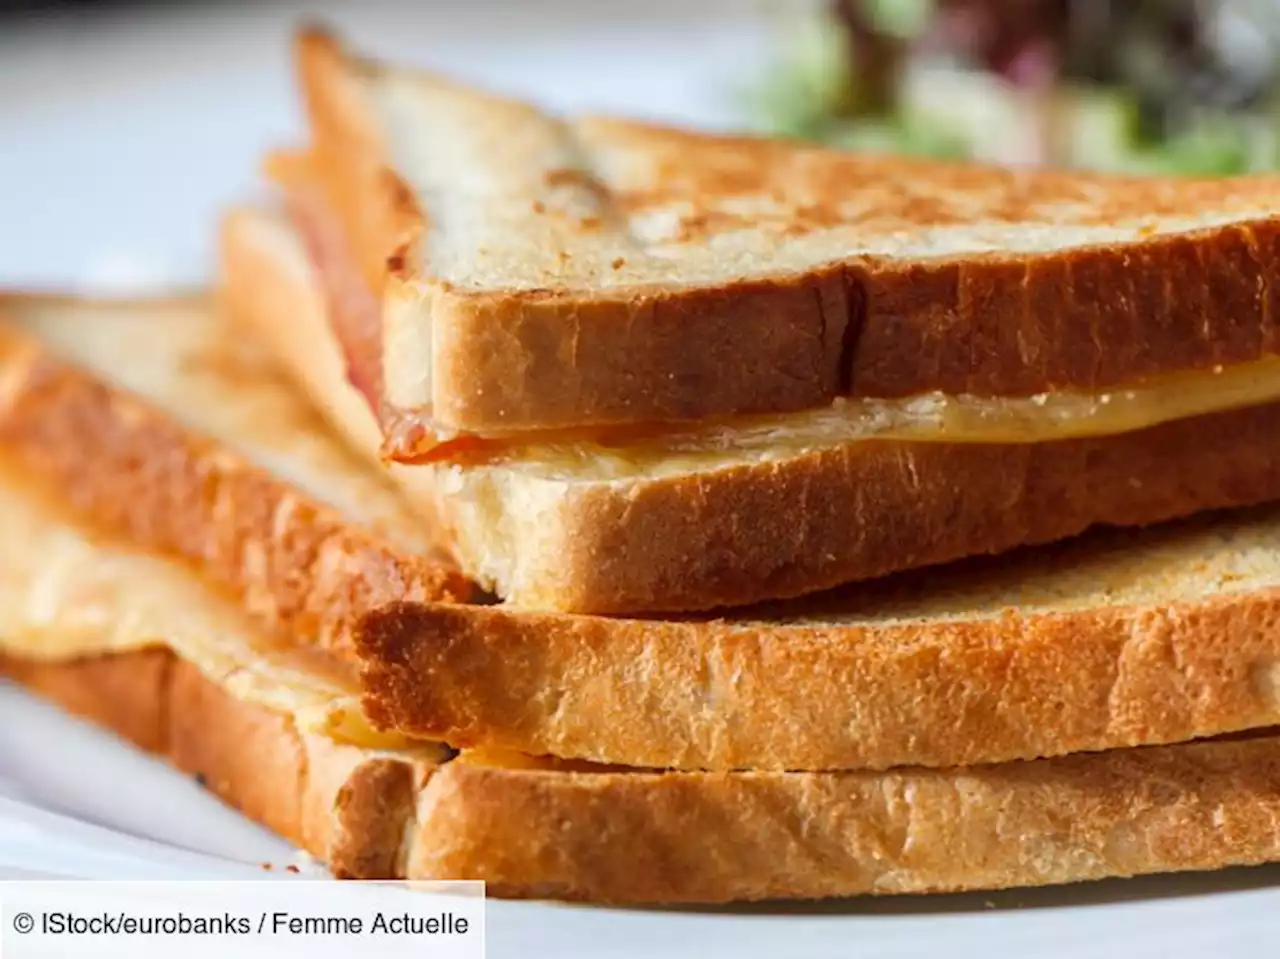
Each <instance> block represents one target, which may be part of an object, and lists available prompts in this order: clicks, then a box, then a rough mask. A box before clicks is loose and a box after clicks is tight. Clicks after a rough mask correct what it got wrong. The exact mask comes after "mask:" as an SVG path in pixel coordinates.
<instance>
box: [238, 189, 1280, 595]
mask: <svg viewBox="0 0 1280 959" xmlns="http://www.w3.org/2000/svg"><path fill="white" fill-rule="evenodd" d="M272 227H273V221H271V220H270V219H266V218H263V217H261V216H257V215H255V214H253V213H252V212H240V213H237V214H235V215H233V216H232V217H231V218H229V219H228V220H227V221H226V224H225V228H224V231H223V237H222V239H223V261H224V276H223V282H224V288H225V291H226V294H227V295H226V303H227V306H228V309H229V311H230V317H231V319H232V320H233V321H234V322H237V323H239V324H241V325H242V326H244V327H245V328H246V329H247V330H251V331H253V333H254V334H256V335H258V336H259V337H260V339H261V340H262V341H263V342H264V343H266V344H267V345H268V347H269V348H270V349H271V350H273V351H274V352H275V354H276V355H277V356H279V357H280V359H281V361H282V362H283V363H284V364H285V365H286V366H287V367H288V368H289V369H290V370H291V372H292V373H293V374H294V375H295V377H296V378H297V379H298V380H299V382H301V383H302V384H303V386H304V388H305V389H306V390H307V391H308V393H309V394H310V395H311V396H312V398H313V400H314V401H315V402H316V404H317V405H318V406H319V407H321V408H322V409H325V410H326V411H327V414H328V415H329V417H330V419H331V420H332V421H333V422H334V424H335V425H336V426H337V427H338V428H339V430H341V431H342V432H343V433H344V435H346V437H347V438H348V440H349V441H351V442H353V443H354V444H356V445H357V447H362V452H364V453H365V455H366V456H369V457H373V456H374V455H376V450H374V449H371V448H370V447H371V445H372V441H370V439H369V437H370V434H371V432H372V429H371V427H372V417H371V416H370V414H369V412H368V410H367V408H362V407H361V404H360V403H359V402H358V397H356V395H355V393H354V391H353V390H352V389H351V388H350V387H349V385H348V384H347V383H346V382H345V381H343V380H342V379H341V376H340V374H338V375H334V376H330V375H328V373H327V372H326V371H328V370H335V371H337V370H340V369H341V363H340V362H338V361H336V360H335V359H334V357H333V355H332V354H334V352H335V350H336V346H335V345H334V344H333V342H332V341H331V340H330V341H328V342H326V341H325V340H324V338H323V337H324V334H323V331H324V328H325V320H324V313H323V310H324V307H323V304H322V303H321V301H320V298H319V296H318V293H317V289H316V287H315V285H314V283H311V282H310V281H309V278H308V276H307V273H306V270H305V263H302V262H301V258H300V257H298V258H296V259H298V261H299V262H298V263H294V262H293V258H289V257H288V256H287V253H286V251H288V249H289V246H288V245H287V240H288V237H289V236H290V234H289V233H288V232H287V231H284V230H283V229H282V228H274V229H273V228H272ZM276 239H280V240H281V243H284V244H285V245H284V246H283V247H282V246H281V245H280V244H275V245H272V244H273V243H275V240H276ZM295 266H297V267H298V268H297V269H295V268H294V267H295ZM283 319H287V320H288V322H283V321H282V320H283ZM433 469H435V468H434V467H426V466H420V467H412V466H404V467H400V468H399V470H398V471H393V476H394V477H395V478H397V479H398V480H400V481H401V482H402V483H403V484H404V485H405V487H406V490H407V492H408V493H409V495H410V497H411V499H412V501H413V504H414V506H415V508H418V509H420V510H422V511H423V512H424V514H426V515H427V516H429V517H430V518H431V520H432V521H433V522H434V523H437V524H439V526H440V528H442V529H445V530H452V531H453V535H454V538H455V543H456V549H455V552H456V554H457V555H458V558H459V561H460V562H461V563H462V564H463V565H464V567H466V568H467V569H468V571H469V572H470V573H471V574H472V575H473V576H476V577H477V578H479V579H482V580H484V579H487V576H486V571H485V568H484V567H485V556H484V551H485V547H484V545H483V544H480V543H478V542H476V541H473V537H474V533H468V531H467V530H466V529H465V528H464V526H463V525H462V520H463V517H464V515H465V509H464V507H465V506H466V505H467V504H466V503H465V502H463V501H464V500H466V499H467V497H468V496H469V495H470V491H469V490H468V489H467V488H466V485H465V484H466V483H467V482H468V479H467V477H468V475H474V476H480V475H482V474H484V473H485V471H489V473H490V474H491V475H493V476H498V477H503V476H505V475H506V474H504V473H503V467H502V466H500V465H499V466H493V467H457V468H456V469H457V470H458V471H459V472H458V473H457V474H456V475H457V476H459V477H461V482H462V484H463V488H462V489H461V490H460V491H456V492H455V493H454V494H453V495H450V496H444V495H439V494H438V493H435V492H433V486H434V485H435V484H436V480H435V479H434V477H435V476H436V475H437V474H436V473H434V472H432V470H433ZM511 477H512V482H513V483H520V482H528V481H526V480H525V479H524V478H523V477H522V476H520V475H518V474H516V473H515V472H514V471H513V472H512V474H511ZM495 485H500V484H495ZM530 485H532V483H530ZM476 498H479V497H478V496H477V497H476ZM1275 499H1280V404H1274V405H1269V406H1262V407H1256V408H1253V409H1243V410H1236V411H1231V412H1226V413H1219V414H1213V415H1209V416H1203V417H1197V418H1191V419H1186V420H1180V421H1174V422H1168V423H1164V424H1162V425H1160V426H1156V427H1152V428H1149V429H1146V430H1140V431H1136V432H1132V433H1126V434H1122V435H1117V436H1104V437H1095V438H1088V439H1074V440H1061V441H1055V442H1046V443H1030V444H1020V445H985V444H962V443H920V442H914V443H909V442H901V441H884V440H865V441H858V442H850V443H846V444H844V445H842V446H836V447H830V448H825V449H820V450H815V451H810V452H805V453H799V454H797V455H795V456H793V457H790V458H787V459H782V460H776V461H771V462H762V463H752V464H744V465H741V466H736V467H733V468H724V469H717V470H715V471H714V472H701V473H698V472H691V473H688V474H684V475H672V476H663V477H657V478H647V477H643V476H638V477H635V478H633V479H630V480H628V481H626V482H623V481H610V482H599V483H580V484H574V485H573V486H571V487H567V488H566V491H565V493H564V495H563V496H561V497H559V499H558V500H557V501H556V502H555V503H554V505H553V506H551V507H550V508H548V510H547V512H546V514H545V515H543V516H542V517H541V518H540V520H539V530H538V537H537V539H536V541H535V540H534V539H532V538H529V539H522V540H520V541H519V542H516V543H515V544H514V545H512V546H511V547H509V548H510V550H511V556H510V558H509V560H510V566H511V569H512V570H513V571H512V572H511V574H510V575H509V576H508V578H507V579H506V580H503V581H499V582H497V583H496V587H497V589H498V591H499V592H501V593H502V595H503V596H504V597H505V598H506V599H507V600H508V601H510V602H512V603H514V604H516V605H520V606H524V607H529V608H534V609H539V608H540V609H552V610H571V611H577V612H592V613H653V612H675V611H685V610H695V609H713V608H716V607H719V606H732V605H739V604H746V603H752V602H757V601H760V600H763V599H770V598H785V597H790V596H798V595H802V594H804V593H809V592H815V591H818V590H822V589H827V588H830V587H832V586H836V585H839V584H841V583H846V582H852V581H855V580H863V579H871V578H874V577H877V576H882V575H885V574H888V573H891V572H894V571H897V570H902V569H910V568H913V567H920V566H927V565H932V564H936V563H943V562H949V561H951V560H955V559H959V558H961V557H964V556H971V555H979V554H983V553H998V552H1002V551H1004V550H1008V549H1011V548H1013V547H1016V546H1020V545H1029V544H1034V543H1045V542H1050V541H1053V540H1057V539H1062V538H1064V537H1068V536H1072V535H1075V534H1077V533H1080V532H1082V531H1083V530H1085V529H1087V528H1088V527H1090V526H1092V525H1095V524H1115V525H1121V526H1125V525H1145V524H1149V523H1156V522H1161V521H1164V520H1168V519H1172V518H1174V517H1178V516H1186V515H1189V514H1192V513H1196V512H1200V511H1203V510H1207V509H1220V508H1228V507H1235V506H1248V505H1252V504H1255V503H1261V502H1266V501H1270V500H1275ZM519 505H520V506H521V507H522V508H527V503H526V502H525V501H520V503H519ZM503 508H504V509H506V510H507V512H508V513H514V511H515V510H516V508H517V504H515V503H514V502H513V505H511V506H510V507H503ZM517 518H518V517H517ZM475 539H476V540H478V539H479V537H475ZM485 585H489V583H488V582H486V584H485Z"/></svg>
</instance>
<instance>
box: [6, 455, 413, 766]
mask: <svg viewBox="0 0 1280 959" xmlns="http://www.w3.org/2000/svg"><path fill="white" fill-rule="evenodd" d="M0 517H3V519H2V520H0V524H2V527H0V650H3V651H4V652H6V653H8V654H10V655H13V656H18V657H23V658H28V659H39V660H44V661H50V662H62V661H67V660H72V659H77V658H82V657H88V656H98V655H106V654H111V653H124V652H133V651H138V650H144V649H154V648H167V649H170V650H172V651H173V652H174V653H175V654H177V655H178V656H179V657H181V658H182V659H184V660H186V661H187V662H189V663H191V664H192V665H193V666H195V667H196V668H197V669H199V670H200V672H201V673H202V674H203V675H204V676H205V677H206V678H207V679H209V680H210V681H211V682H213V683H215V684H217V685H218V686H219V687H221V688H222V689H224V690H225V691H226V692H228V693H229V694H230V695H232V696H234V697H236V698H238V699H241V700H245V701H247V702H251V703H255V704H257V705H260V706H264V707H266V708H268V709H272V710H274V711H277V712H281V713H285V714H288V715H290V716H292V717H293V718H294V720H295V722H296V723H297V725H298V727H299V728H300V729H302V730H305V731H310V732H318V733H323V734H325V735H327V736H330V737H331V738H333V739H337V740H340V741H344V742H349V743H352V744H355V745H359V746H365V747H369V748H402V747H406V746H408V745H410V741H409V740H407V739H405V738H404V737H402V736H399V735H395V734H388V733H382V732H379V731H377V730H375V729H373V727H372V726H371V725H370V723H369V721H368V718H367V717H366V716H365V713H364V710H363V709H362V707H361V704H360V694H359V690H358V688H357V687H356V684H355V683H354V682H353V681H352V680H351V678H350V677H348V676H346V675H344V671H343V670H341V669H339V668H336V667H335V666H334V665H333V664H331V663H330V662H329V661H328V660H327V659H326V658H325V657H322V656H321V655H320V654H317V653H314V652H312V653H310V655H308V652H307V651H305V650H299V649H290V648H286V647H280V646H273V645H272V644H270V643H268V642H266V641H265V640H264V639H263V637H262V636H261V635H260V631H258V630H255V628H254V627H253V626H252V625H251V624H250V623H249V622H248V621H247V620H246V619H245V617H244V616H243V615H242V614H241V613H240V611H239V610H238V609H236V608H235V607H234V606H233V605H232V604H231V603H230V602H228V601H226V600H223V599H221V598H220V597H218V596H216V595H215V594H213V593H212V592H211V591H210V590H209V589H208V588H207V587H206V586H205V585H203V584H202V583H201V582H200V581H199V580H198V579H197V578H196V576H195V575H194V574H193V573H192V572H190V571H189V570H187V569H186V568H184V567H182V566H181V565H179V564H177V563H174V562H172V561H168V560H164V559H160V558H157V557H154V556H149V555H143V554H140V553H134V552H131V551H128V550H125V549H122V548H120V547H118V546H116V545H114V544H111V545H107V544H102V543H96V542H93V541H92V540H91V539H90V538H89V537H88V536H87V535H86V534H84V533H83V532H81V531H79V530H77V529H76V528H74V527H72V526H70V525H68V524H67V523H66V521H65V520H64V519H63V518H62V517H61V516H60V515H58V512H57V510H56V509H55V508H54V507H53V506H51V505H50V504H49V503H47V502H45V501H44V500H43V498H42V497H40V496H39V495H37V494H35V493H34V492H33V491H32V490H30V489H26V488H24V487H23V486H22V485H21V484H20V483H18V482H16V481H15V480H14V479H13V478H12V477H10V476H9V475H7V474H6V473H4V472H2V471H0Z"/></svg>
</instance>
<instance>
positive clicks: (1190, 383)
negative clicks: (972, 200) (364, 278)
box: [477, 357, 1280, 479]
mask: <svg viewBox="0 0 1280 959" xmlns="http://www.w3.org/2000/svg"><path fill="white" fill-rule="evenodd" d="M1273 402H1280V358H1275V357H1269V358H1267V359H1263V360H1258V361H1256V362H1253V363H1247V364H1240V365H1238V366H1233V367H1227V368H1222V367H1218V368H1215V369H1212V370H1204V371H1197V372H1188V373H1177V374H1170V375H1167V376H1163V377H1158V378H1152V379H1151V380H1148V381H1146V382H1143V383H1140V384H1136V385H1133V386H1131V387H1127V388H1124V389H1114V390H1107V391H1105V392H1098V393H1081V392H1071V391H1061V392H1053V393H1042V394H1038V395H1035V396H1028V397H979V396H948V395H944V394H941V393H928V394H923V395H919V396H912V397H907V398H904V399H895V400H886V399H872V398H858V399H843V400H838V401H837V402H836V403H835V404H833V405H832V406H830V407H828V408H826V409H822V410H810V411H805V412H801V413H789V414H783V415H778V416H767V417H737V418H734V419H732V420H728V421H725V422H723V423H721V424H715V425H700V426H697V427H692V428H689V429H680V428H678V427H677V428H674V429H672V430H670V431H664V432H662V433H660V434H656V435H655V434H653V433H648V434H644V435H639V436H637V435H635V434H629V433H626V432H618V433H616V434H614V435H613V436H612V437H610V436H608V435H607V434H606V435H597V436H595V437H591V438H585V437H582V438H572V439H569V438H563V437H561V438H558V439H553V438H550V437H548V436H544V437H543V438H541V439H540V440H535V441H526V442H524V443H520V444H518V445H509V446H507V447H506V448H505V449H503V448H499V449H493V450H490V451H488V452H487V453H486V454H485V455H484V456H482V457H477V458H478V459H483V460H485V461H487V462H490V463H501V464H503V465H507V466H515V467H522V466H523V467H526V468H528V469H530V470H532V471H536V472H538V473H541V474H552V475H555V476H557V477H562V478H566V479H569V478H571V479H617V478H625V477H632V476H636V475H646V476H662V475H672V474H678V473H687V472H694V471H699V470H707V469H715V468H717V467H720V466H733V465H740V464H742V463H743V462H758V461H767V460H774V459H784V458H788V457H791V456H795V455H798V454H800V453H804V452H808V451H811V450H818V449H823V448H830V447H834V446H839V445H843V444H845V443H849V442H853V441H857V440H898V441H911V442H939V443H1042V442H1049V441H1054V440H1067V439H1078V438H1084V437H1095V436H1113V435H1118V434H1122V433H1127V432H1132V431H1134V430H1140V429H1146V428H1149V427H1153V426H1158V425H1160V424H1161V423H1168V422H1172V421H1175V420H1181V419H1188V418H1190V417H1194V416H1203V415H1206V414H1210V413H1219V412H1225V411H1227V410H1233V409H1243V408H1246V407H1251V406H1261V405H1263V404H1267V403H1273ZM512 442H513V444H514V440H513V441H512Z"/></svg>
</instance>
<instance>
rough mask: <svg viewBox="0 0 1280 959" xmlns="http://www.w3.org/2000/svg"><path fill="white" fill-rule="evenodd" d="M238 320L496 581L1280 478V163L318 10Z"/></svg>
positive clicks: (848, 551) (681, 563) (720, 600)
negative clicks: (1145, 155) (656, 88)
mask: <svg viewBox="0 0 1280 959" xmlns="http://www.w3.org/2000/svg"><path fill="white" fill-rule="evenodd" d="M298 51H299V74H300V79H301V83H302V87H303V90H304V94H305V98H306V102H307V108H308V116H309V119H310V126H311V133H312V140H311V143H310V144H309V146H308V147H307V148H306V149H304V150H299V151H295V152H292V153H283V154H279V155H277V156H275V157H273V158H272V160H271V162H270V164H269V168H270V171H271V173H272V175H273V177H274V178H275V180H276V181H277V182H278V183H279V184H280V185H281V187H282V189H281V191H280V193H281V196H282V200H283V202H282V204H281V205H282V207H283V209H284V211H285V212H284V214H283V215H275V214H270V213H268V214H262V213H253V212H251V211H246V212H241V213H239V214H236V215H233V216H232V217H231V218H230V220H229V221H228V224H227V226H226V229H225V231H224V243H223V248H224V257H225V264H226V267H225V276H226V281H225V282H226V286H227V295H228V297H229V298H230V299H231V300H233V301H234V302H235V306H234V307H233V311H232V312H233V314H234V315H235V316H236V317H237V318H238V319H239V320H241V321H243V322H244V323H245V324H246V325H247V326H248V327H250V328H252V329H253V330H254V331H256V333H257V335H258V336H259V337H260V338H261V339H262V340H263V341H264V342H266V343H268V344H269V346H270V348H271V349H272V351H273V352H274V353H275V354H276V355H277V356H279V357H280V358H281V359H282V360H283V361H284V362H285V363H286V364H287V365H288V366H289V367H290V369H291V370H292V373H293V375H294V376H295V378H296V379H297V380H298V381H300V382H301V383H302V384H303V385H304V388H306V389H307V391H308V392H309V394H310V395H311V396H312V397H313V399H314V400H315V401H316V403H317V404H318V405H319V406H320V407H321V408H322V409H324V410H326V412H327V414H328V416H329V417H330V418H331V419H332V420H333V422H334V423H335V424H336V425H338V427H339V428H340V429H341V430H342V431H343V432H344V433H345V434H346V435H347V437H348V438H349V439H350V440H351V441H352V442H353V443H354V445H355V446H356V447H357V448H359V449H361V450H362V451H363V452H364V454H365V455H366V456H367V457H369V458H378V457H385V458H389V459H391V460H393V461H396V462H395V465H394V468H393V471H392V473H393V476H395V477H396V478H397V479H398V480H399V481H400V482H401V484H402V485H403V486H404V488H405V489H407V490H408V492H409V496H410V500H411V503H412V505H413V507H414V508H415V509H416V510H417V511H418V512H419V513H421V514H422V515H425V516H427V517H428V518H429V520H430V521H431V522H433V523H435V524H436V525H437V526H438V527H439V528H440V529H441V530H443V531H444V536H445V539H446V541H447V544H448V547H449V549H450V550H451V552H452V554H453V555H454V557H455V559H456V560H457V561H458V562H459V563H460V565H461V567H462V569H463V570H464V571H465V572H466V573H467V574H468V575H469V576H470V577H472V578H473V579H474V580H475V581H476V582H478V583H479V584H481V585H482V586H483V587H485V588H487V589H491V590H492V591H494V592H495V593H497V594H498V595H499V596H501V597H502V598H504V599H506V600H507V601H508V602H509V603H512V604H514V605H518V606H523V607H529V608H542V609H552V610H560V611H569V612H588V613H592V612H594V613H614V614H619V613H622V614H625V613H654V612H675V611H690V610H706V609H713V608H716V607H720V606H730V605H741V604H748V603H754V602H759V601H763V600H769V599H782V598H789V597H793V596H798V595H802V594H805V593H811V592H815V591H818V590H823V589H827V588H830V587H833V586H837V585H839V584H841V583H846V582H853V581H857V580H866V579H872V578H874V577H879V576H883V575H886V574H889V573H893V572H896V571H900V570H904V569H910V568H916V567H922V566H928V565H933V564H938V563H943V562H948V561H951V560H955V559H959V558H962V557H964V556H971V555H980V554H988V553H999V552H1003V551H1006V550H1008V549H1011V548H1014V547H1017V546H1021V545H1027V544H1034V543H1043V542H1049V541H1053V540H1058V539H1062V538H1065V537H1069V536H1073V535H1075V534H1078V533H1080V532H1082V531H1083V530H1085V529H1087V528H1089V527H1091V526H1094V525H1099V524H1109V525H1133V526H1139V525H1146V524H1150V523H1155V522H1160V521H1163V520H1167V519H1170V518H1174V517H1177V516H1183V515H1190V514H1193V513H1196V512H1200V511H1203V510H1206V509H1216V508H1225V507H1235V506H1243V505H1249V504H1252V503H1260V502H1264V501H1268V500H1275V499H1277V498H1280V469H1277V466H1280V463H1278V462H1277V450H1280V385H1278V384H1280V375H1278V371H1280V359H1277V356H1276V354H1277V352H1278V351H1280V325H1278V322H1277V320H1276V318H1275V317H1276V316H1277V315H1280V311H1277V310H1275V309H1274V308H1273V304H1274V293H1275V291H1276V290H1277V289H1280V284H1277V282H1276V277H1275V276H1274V271H1275V270H1274V264H1275V263H1276V262H1280V259H1278V258H1277V256H1276V252H1277V238H1280V217H1277V216H1276V215H1275V214H1274V213H1273V211H1274V210H1276V209H1277V208H1280V178H1275V177H1257V178H1249V179H1239V180H1190V179H1187V180H1182V179H1177V180H1172V179H1171V180H1160V179H1123V178H1107V177H1103V176H1098V175H1088V174H1077V173H1072V174H1064V173H1058V172H1050V171H1029V170H1019V171H1011V170H1005V169H1000V168H995V167H983V166H968V165H948V164H943V163H936V162H927V161H908V160H901V159H887V158H883V157H865V156H856V155H850V154H843V153H839V152H835V151H827V150H821V149H817V148H810V147H801V146H797V145H793V144H785V143H777V142H768V141H757V140H746V139H723V138H716V137H710V136H705V135H699V134H693V133H686V132H680V131H675V130H669V129H664V128H658V127H653V126H647V125H644V124H638V123H633V122H625V121H618V120H611V119H600V118H591V119H559V118H555V117H551V116H548V115H547V114H545V113H543V112H541V111H539V110H537V109H535V108H533V107H531V106H529V105H526V104H522V103H518V102H515V101H512V100H508V99H504V98H501V97H497V96H493V95H489V94H483V93H479V92H476V91H473V90H469V89H464V88H460V87H458V86H456V85H453V84H451V83H449V82H447V81H444V80H442V79H440V78H438V77H434V76H431V75H429V74H423V73H417V72H411V71H406V70H399V69H393V68H389V67H385V66H381V65H378V64H373V63H370V62H368V61H363V60H358V59H356V58H354V57H352V56H350V55H349V54H347V53H346V52H345V51H344V50H343V49H342V48H341V46H340V45H339V44H338V43H337V42H336V41H335V40H334V39H332V38H331V37H328V36H325V35H322V34H317V33H314V32H312V33H307V34H304V35H303V36H302V37H301V39H300V42H299V45H298Z"/></svg>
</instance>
